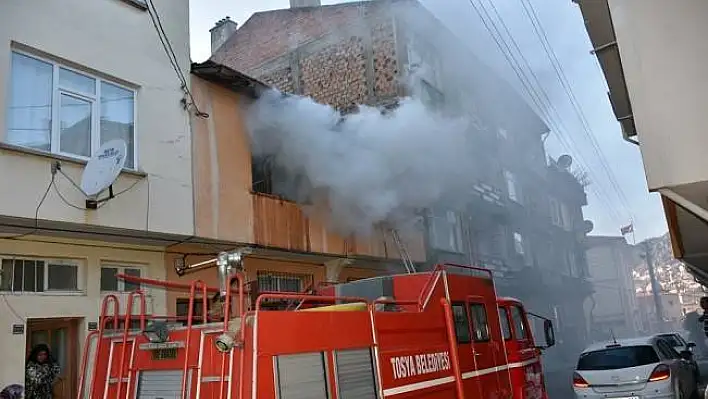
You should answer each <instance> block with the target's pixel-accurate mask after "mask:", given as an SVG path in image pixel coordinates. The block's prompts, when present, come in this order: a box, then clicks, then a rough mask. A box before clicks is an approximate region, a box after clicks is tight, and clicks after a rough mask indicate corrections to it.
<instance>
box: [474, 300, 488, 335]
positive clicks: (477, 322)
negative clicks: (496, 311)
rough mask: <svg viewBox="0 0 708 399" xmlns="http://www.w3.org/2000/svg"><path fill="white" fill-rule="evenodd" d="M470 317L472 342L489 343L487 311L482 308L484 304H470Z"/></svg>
mask: <svg viewBox="0 0 708 399" xmlns="http://www.w3.org/2000/svg"><path fill="white" fill-rule="evenodd" d="M470 317H471V318H472V334H473V338H474V341H475V342H485V341H489V323H488V322H487V309H485V308H484V304H481V303H472V304H470Z"/></svg>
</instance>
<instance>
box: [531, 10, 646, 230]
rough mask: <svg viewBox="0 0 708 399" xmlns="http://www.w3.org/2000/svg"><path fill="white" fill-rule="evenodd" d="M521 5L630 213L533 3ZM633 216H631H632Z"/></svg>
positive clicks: (585, 131)
mask: <svg viewBox="0 0 708 399" xmlns="http://www.w3.org/2000/svg"><path fill="white" fill-rule="evenodd" d="M520 1H521V5H522V6H523V8H524V11H525V13H526V16H527V17H528V18H529V20H530V21H531V25H532V26H533V29H534V32H535V34H536V36H537V37H538V38H539V41H540V42H541V45H542V46H543V49H544V51H545V53H546V55H547V56H548V59H549V61H550V62H551V65H552V66H553V69H554V71H555V73H556V76H557V77H558V80H559V81H560V83H561V85H562V86H563V89H564V91H565V93H566V95H567V96H568V99H569V100H570V103H571V105H572V106H573V108H574V111H575V114H576V115H577V116H578V119H579V120H580V122H581V124H582V126H583V131H584V133H585V134H586V136H587V137H588V138H589V139H590V142H591V144H592V148H593V150H594V152H595V154H596V155H597V156H598V159H599V160H600V163H601V165H602V167H603V169H604V170H605V173H607V176H608V177H609V179H610V183H611V184H612V186H613V188H614V190H615V191H616V193H617V194H618V197H619V199H620V201H621V202H622V205H623V206H624V207H625V208H626V211H627V212H628V213H629V214H630V215H632V211H631V207H630V206H629V201H628V200H627V197H626V195H625V194H624V191H623V190H622V187H621V186H620V185H619V184H618V183H617V179H616V177H615V175H614V173H613V172H612V170H611V167H610V166H609V164H608V162H607V159H606V157H605V156H604V154H603V152H602V149H601V148H600V145H599V143H598V142H597V138H596V136H595V134H593V132H592V129H591V127H590V124H589V123H588V120H587V117H586V116H585V113H584V112H583V109H582V107H581V106H580V103H579V101H578V99H577V97H576V96H575V93H574V92H573V88H572V86H571V85H570V83H569V82H568V78H567V76H566V74H565V71H564V70H563V65H562V64H561V63H560V61H559V60H558V56H557V55H556V53H555V51H554V50H553V47H552V46H551V44H550V41H549V40H548V35H547V34H546V30H545V29H544V28H543V24H542V23H541V21H540V19H539V18H538V14H537V13H536V9H535V8H534V6H533V3H531V1H530V0H520ZM632 218H633V217H632Z"/></svg>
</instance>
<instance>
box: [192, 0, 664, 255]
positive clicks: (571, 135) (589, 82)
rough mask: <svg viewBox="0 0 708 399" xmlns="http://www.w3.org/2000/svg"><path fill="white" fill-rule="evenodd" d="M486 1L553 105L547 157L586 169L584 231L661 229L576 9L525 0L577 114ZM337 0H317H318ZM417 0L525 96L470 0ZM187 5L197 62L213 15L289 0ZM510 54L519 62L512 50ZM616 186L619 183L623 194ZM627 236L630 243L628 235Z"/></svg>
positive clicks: (531, 42)
mask: <svg viewBox="0 0 708 399" xmlns="http://www.w3.org/2000/svg"><path fill="white" fill-rule="evenodd" d="M490 1H491V2H493V4H494V6H495V7H496V11H498V12H499V14H500V15H501V21H503V22H504V24H506V26H507V27H508V29H509V31H510V33H511V35H512V36H513V38H514V40H516V42H517V44H518V46H519V48H520V49H521V51H522V53H523V55H524V57H525V58H526V59H527V60H528V63H529V65H530V66H531V69H533V71H534V73H535V74H536V76H537V78H538V80H539V81H540V82H541V87H543V90H544V91H545V93H546V94H547V96H548V97H549V98H550V100H551V103H552V104H553V105H552V108H551V109H549V110H548V111H547V112H549V113H550V114H551V115H552V116H551V117H552V118H553V120H554V121H555V123H552V124H551V125H560V128H558V129H554V131H553V132H552V133H551V135H550V136H549V138H548V140H547V142H546V149H547V151H548V153H549V155H550V156H553V157H558V156H559V155H561V154H565V153H570V155H571V156H572V157H573V158H574V166H578V167H580V168H582V169H583V170H587V171H589V173H590V176H589V177H590V180H591V185H590V187H589V188H588V191H589V193H588V201H589V205H588V206H587V207H585V208H584V214H585V219H589V220H591V221H592V222H593V223H594V225H595V229H594V230H593V232H592V233H591V234H603V235H619V234H620V233H619V230H620V227H621V226H622V225H625V224H628V223H629V221H630V220H631V219H634V225H635V230H636V239H637V241H639V240H641V239H644V238H646V237H654V236H658V235H661V234H663V233H664V232H666V221H665V218H664V214H663V211H662V208H661V201H660V200H659V197H658V195H657V194H649V193H648V191H647V185H646V178H645V175H644V169H643V165H642V160H641V155H640V153H639V147H637V146H635V145H633V144H629V143H627V142H625V141H624V140H622V134H621V129H620V126H619V124H618V123H617V121H616V119H615V117H614V114H613V113H612V109H611V107H610V104H609V101H608V98H607V85H606V83H605V80H604V78H603V75H602V71H601V69H600V67H599V65H598V63H597V60H596V58H595V57H594V56H592V55H590V50H591V44H590V41H589V39H588V37H587V33H586V31H585V27H584V25H583V19H582V16H581V14H580V11H579V10H578V8H577V6H576V5H575V4H574V3H573V2H572V1H570V0H531V3H532V4H533V7H534V8H535V11H536V13H537V15H538V18H539V20H540V22H541V26H542V27H543V29H544V30H545V33H546V34H547V37H548V41H549V43H550V46H551V48H552V49H553V51H554V52H555V54H556V55H557V57H558V59H559V63H560V65H561V72H562V73H564V74H565V76H566V77H567V80H568V82H569V83H570V87H571V90H572V94H574V96H575V98H576V99H577V104H579V105H580V109H581V113H579V112H576V110H575V108H574V107H573V106H572V103H571V102H570V99H569V94H568V91H567V90H566V89H565V88H564V87H563V85H562V84H561V82H560V80H559V78H558V76H557V73H556V70H555V69H554V68H553V66H552V64H551V61H550V60H549V58H548V55H547V54H546V52H545V51H544V47H543V46H542V44H541V41H540V39H539V37H538V36H537V35H536V33H535V31H534V29H533V25H532V24H531V19H529V17H528V16H527V14H526V12H525V10H524V8H523V7H522V2H521V0H474V4H476V5H477V7H478V9H479V10H480V12H484V11H485V10H486V12H487V13H489V15H490V16H491V17H492V18H493V19H494V22H495V24H496V25H497V26H498V29H499V30H501V31H502V34H503V35H505V37H504V41H503V42H500V43H502V45H503V43H504V42H506V43H508V44H509V46H510V47H511V48H512V49H513V44H512V42H511V40H510V39H509V37H508V36H506V32H505V31H504V27H503V25H502V24H501V21H500V20H499V19H498V18H497V17H496V14H495V13H494V11H495V10H494V9H493V8H492V7H491V5H490V4H492V3H490ZM340 2H342V1H336V0H330V1H327V0H323V1H322V3H323V4H334V3H340ZM421 2H422V3H423V4H424V5H425V6H426V7H427V8H428V9H429V10H430V11H431V12H432V13H433V14H435V15H436V16H437V17H438V18H439V19H440V20H441V21H442V22H443V23H445V24H446V25H447V26H448V27H449V28H450V29H451V30H452V31H453V32H454V33H455V34H456V35H457V36H458V37H460V38H461V40H462V41H463V42H464V43H465V44H466V45H467V46H469V47H470V48H471V49H472V50H473V51H474V52H475V53H476V54H477V55H478V56H480V58H483V60H484V61H485V62H486V63H488V64H489V65H491V66H492V67H494V68H495V69H496V70H497V71H498V72H499V73H500V74H501V75H502V76H504V77H505V78H506V79H507V80H508V81H509V82H510V83H512V84H514V85H516V86H517V87H518V88H519V91H520V92H521V93H522V94H525V93H527V92H526V91H524V90H523V88H522V87H521V84H520V81H519V79H518V78H517V76H516V75H515V73H514V72H513V70H512V69H511V67H510V64H509V62H508V61H507V60H506V59H505V58H504V56H503V55H502V53H501V51H499V49H498V48H497V47H496V46H497V45H496V44H495V42H494V40H493V39H492V36H491V35H490V33H489V31H488V30H487V28H485V26H484V24H483V23H482V20H481V19H480V18H479V16H478V14H477V13H476V11H475V9H474V8H473V7H472V5H471V3H470V0H421ZM190 3H191V49H192V58H193V60H194V61H203V60H205V59H206V58H208V57H209V55H210V45H211V44H210V36H209V29H210V28H211V27H212V26H213V25H214V23H215V22H216V21H218V20H219V19H221V18H224V17H225V16H230V17H231V19H232V20H234V21H236V22H238V23H239V24H241V23H243V22H245V21H246V20H247V19H248V17H249V16H250V15H251V14H253V13H254V12H256V11H263V10H270V9H278V8H286V7H288V4H289V2H288V0H192V1H191V2H190ZM480 4H481V5H484V8H481V7H480ZM483 15H484V14H483ZM485 18H486V15H485ZM490 28H491V26H490ZM492 29H493V28H492ZM513 51H515V50H513ZM516 58H517V59H518V60H519V62H523V61H522V60H521V58H520V56H519V55H518V53H517V55H516ZM529 78H531V77H530V75H529ZM541 95H542V96H543V94H541ZM579 114H582V115H584V117H585V120H586V121H587V125H586V126H587V131H586V129H584V128H583V124H582V122H581V118H580V116H579ZM588 133H590V134H588ZM591 137H593V138H594V140H595V141H594V142H593V139H591ZM593 143H596V145H597V147H599V151H596V150H595V149H594V148H595V147H594V146H593ZM598 153H599V154H602V157H600V156H599V155H598ZM601 159H604V161H601ZM608 170H609V171H610V172H611V174H612V175H613V176H614V178H615V181H614V182H612V181H611V179H610V178H609V177H608V175H609V174H610V173H608ZM615 187H621V191H622V194H623V195H622V194H619V193H618V191H619V190H616V189H615ZM628 239H629V240H630V242H631V236H628Z"/></svg>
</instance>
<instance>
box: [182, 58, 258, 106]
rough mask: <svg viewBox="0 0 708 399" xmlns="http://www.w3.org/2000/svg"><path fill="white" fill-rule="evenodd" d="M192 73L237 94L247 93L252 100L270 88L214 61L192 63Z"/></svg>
mask: <svg viewBox="0 0 708 399" xmlns="http://www.w3.org/2000/svg"><path fill="white" fill-rule="evenodd" d="M191 73H192V74H193V75H195V76H198V77H200V78H202V79H204V80H206V81H209V82H212V83H215V84H218V85H219V86H222V87H225V88H227V89H230V90H233V91H235V92H238V93H246V94H247V95H249V96H250V97H252V98H257V97H259V96H260V94H261V93H262V92H263V91H265V90H268V89H269V88H270V86H268V85H266V84H265V83H263V82H261V81H259V80H257V79H254V78H252V77H250V76H248V75H245V74H243V73H241V72H239V71H237V70H235V69H233V68H230V67H228V66H226V65H222V64H219V63H217V62H214V61H212V60H207V61H204V62H202V63H196V62H195V63H192V67H191Z"/></svg>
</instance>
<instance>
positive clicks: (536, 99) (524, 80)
mask: <svg viewBox="0 0 708 399" xmlns="http://www.w3.org/2000/svg"><path fill="white" fill-rule="evenodd" d="M468 1H469V3H470V5H471V6H472V8H473V9H474V10H475V12H476V13H477V15H478V16H479V18H480V19H481V21H482V23H483V24H484V26H485V28H486V29H487V31H488V33H489V34H490V35H491V37H492V39H493V40H494V42H495V43H496V45H497V47H498V48H499V50H500V51H501V53H502V55H503V56H504V58H505V59H506V61H507V63H508V64H509V65H510V66H511V67H512V69H513V71H514V73H515V74H516V76H517V77H518V78H519V80H520V81H521V84H522V87H523V89H524V90H525V91H526V92H527V94H528V95H529V98H530V99H531V101H532V102H533V103H534V105H536V107H537V109H538V110H539V113H541V115H543V116H544V117H545V118H546V120H547V122H548V123H549V125H550V126H551V128H553V129H554V130H556V131H557V133H558V139H559V142H560V144H561V146H563V147H564V149H566V151H569V152H571V151H570V149H571V145H570V144H569V142H568V141H567V140H566V139H565V137H564V136H563V134H562V133H563V129H561V126H563V124H562V120H561V123H560V125H558V124H556V122H555V118H554V117H553V115H552V114H551V113H550V112H549V111H546V109H545V108H546V107H544V105H543V99H542V97H541V95H540V94H539V93H538V91H536V89H535V88H534V87H533V83H532V82H531V78H529V77H528V76H527V74H526V73H525V71H524V68H523V67H522V66H521V63H520V62H519V60H517V59H516V56H515V55H514V53H513V51H512V50H511V47H510V46H509V44H508V43H507V42H506V40H505V39H504V37H503V36H502V34H501V32H500V31H499V29H498V28H497V26H496V24H495V23H494V21H493V20H492V18H491V16H490V15H489V12H488V11H487V10H486V8H485V7H484V5H483V4H482V3H481V0H480V4H479V6H480V7H481V8H480V7H478V6H477V4H475V2H474V1H473V0H468ZM492 6H493V4H492ZM495 10H496V8H495ZM482 12H484V15H486V17H487V18H488V19H489V22H487V20H486V19H485V17H484V15H483V14H482ZM497 16H498V17H499V18H500V20H501V22H502V23H503V19H501V16H500V15H499V14H498V12H497ZM506 31H507V33H508V34H509V36H510V39H511V40H512V42H513V43H516V42H515V40H514V38H513V36H511V34H510V32H509V31H508V27H507V28H506ZM495 32H496V35H495ZM497 35H498V36H499V38H497ZM514 47H515V48H516V49H517V51H519V53H520V56H521V57H522V59H523V60H524V61H525V63H526V65H527V67H528V68H529V70H530V71H531V74H532V77H535V74H534V73H533V70H532V69H531V67H530V66H529V64H528V61H527V60H526V59H525V57H524V55H523V53H522V52H521V51H520V49H519V48H518V44H514ZM505 48H506V50H505ZM535 80H536V82H537V84H538V86H539V91H541V92H542V93H543V94H544V97H545V98H546V99H549V98H548V95H547V94H546V93H545V91H544V90H543V87H542V86H540V83H539V82H538V78H537V77H535ZM549 102H550V100H549ZM549 109H551V110H555V108H554V107H552V104H550V106H549ZM556 113H557V111H556ZM563 128H565V126H563ZM570 141H573V140H572V137H570ZM575 152H576V153H577V154H578V158H579V161H580V162H582V163H583V164H588V163H587V162H586V161H585V159H584V157H583V156H582V153H580V152H579V151H575ZM588 165H589V164H588ZM588 172H589V173H592V170H590V169H588ZM598 189H599V190H600V191H599V193H601V194H598V191H597V190H595V189H594V188H593V187H591V190H594V191H595V192H596V196H597V197H598V198H599V199H601V201H603V202H604V203H605V204H606V205H609V203H608V202H607V200H606V199H607V198H609V196H608V195H607V193H606V192H605V191H604V189H603V188H602V186H601V185H600V186H598ZM603 195H604V197H606V198H604V199H603ZM607 209H608V210H609V212H610V213H613V214H614V216H615V217H616V218H617V219H620V217H619V214H618V213H617V212H616V210H615V209H614V208H613V207H612V206H609V207H608V208H607Z"/></svg>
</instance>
